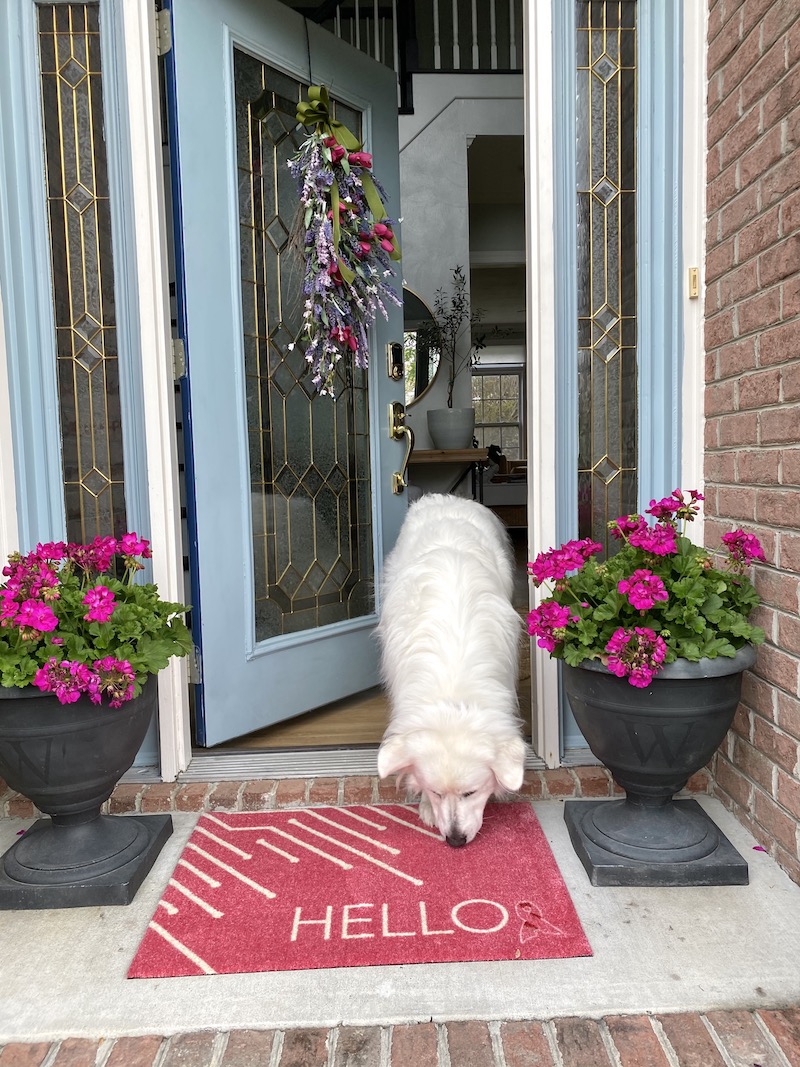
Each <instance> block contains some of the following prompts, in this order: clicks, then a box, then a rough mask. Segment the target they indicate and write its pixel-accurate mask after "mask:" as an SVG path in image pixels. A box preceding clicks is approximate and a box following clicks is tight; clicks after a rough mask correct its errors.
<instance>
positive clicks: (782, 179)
mask: <svg viewBox="0 0 800 1067" xmlns="http://www.w3.org/2000/svg"><path fill="white" fill-rule="evenodd" d="M776 132H780V127H777V128H776ZM798 173H800V151H798V150H795V151H794V152H792V154H791V155H790V156H787V157H786V158H785V159H784V160H783V161H782V162H781V163H779V164H778V165H777V166H776V167H773V168H772V170H771V171H770V172H769V173H768V174H765V175H764V177H763V179H762V182H761V203H762V206H763V207H764V208H767V207H769V206H770V205H771V204H775V203H778V202H779V201H781V200H783V198H784V197H785V196H787V195H788V194H789V193H793V192H794V191H795V190H796V189H797V175H798Z"/></svg>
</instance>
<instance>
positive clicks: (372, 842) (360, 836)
mask: <svg viewBox="0 0 800 1067" xmlns="http://www.w3.org/2000/svg"><path fill="white" fill-rule="evenodd" d="M303 815H312V816H313V817H314V818H315V819H319V821H320V822H324V823H327V824H328V826H334V827H335V828H336V829H337V830H341V831H342V833H344V834H351V835H352V836H353V837H357V838H358V839H359V840H360V841H366V842H367V844H368V845H374V846H375V848H382V849H384V850H385V851H386V852H391V853H392V855H393V856H399V855H400V849H399V848H393V847H392V846H391V845H385V844H384V843H383V841H376V840H375V838H374V837H367V835H366V834H360V833H359V832H358V830H351V829H350V827H349V826H342V824H341V823H340V822H336V820H335V819H327V818H326V817H325V816H324V815H320V813H319V812H318V811H315V810H314V809H313V808H306V810H305V811H304V812H303Z"/></svg>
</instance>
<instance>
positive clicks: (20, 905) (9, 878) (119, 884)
mask: <svg viewBox="0 0 800 1067" xmlns="http://www.w3.org/2000/svg"><path fill="white" fill-rule="evenodd" d="M171 834H172V816H170V815H101V816H99V817H98V818H97V819H95V820H93V821H91V822H87V823H82V824H79V825H72V826H58V825H55V824H54V823H53V821H52V820H51V819H49V818H44V819H38V820H37V821H36V822H35V823H34V824H33V826H31V827H30V829H28V830H26V831H25V835H24V837H21V838H20V840H19V841H17V843H16V844H15V845H12V847H11V848H10V849H9V850H8V851H7V852H6V853H5V854H4V855H3V856H2V857H0V911H31V910H34V909H41V908H82V907H90V906H97V905H103V904H130V902H131V901H132V900H133V898H134V896H135V895H136V891H137V890H138V889H139V886H140V885H141V884H142V882H143V881H144V879H145V876H146V875H147V874H148V872H149V871H150V869H151V867H152V866H153V864H154V863H155V861H156V858H157V857H158V854H159V852H160V851H161V849H162V848H163V847H164V844H165V842H166V841H167V839H168V838H169V837H170V835H171Z"/></svg>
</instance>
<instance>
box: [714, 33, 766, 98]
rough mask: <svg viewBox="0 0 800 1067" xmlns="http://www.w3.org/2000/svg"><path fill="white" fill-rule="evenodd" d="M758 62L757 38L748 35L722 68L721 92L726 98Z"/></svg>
mask: <svg viewBox="0 0 800 1067" xmlns="http://www.w3.org/2000/svg"><path fill="white" fill-rule="evenodd" d="M757 60H758V37H757V35H754V34H752V33H751V34H750V35H749V36H748V37H747V38H745V40H744V41H743V42H742V44H741V46H740V47H739V48H737V49H736V51H735V52H734V53H733V54H732V55H731V56H730V58H729V59H728V62H727V63H726V64H725V65H724V67H722V69H721V72H720V73H721V75H722V91H723V93H724V94H725V96H728V95H729V94H730V93H732V92H733V91H734V89H736V88H737V87H738V86H739V85H741V83H742V81H743V80H744V78H745V75H746V74H747V72H748V71H749V70H751V68H752V67H753V65H754V64H755V63H756V61H757Z"/></svg>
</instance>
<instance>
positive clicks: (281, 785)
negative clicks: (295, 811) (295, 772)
mask: <svg viewBox="0 0 800 1067" xmlns="http://www.w3.org/2000/svg"><path fill="white" fill-rule="evenodd" d="M305 800H306V781H305V779H304V778H284V779H282V780H281V781H280V782H278V788H277V791H276V793H275V804H276V806H277V807H279V808H286V807H293V806H294V807H297V806H298V805H300V804H304V803H305Z"/></svg>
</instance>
